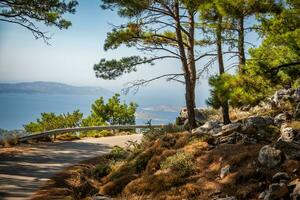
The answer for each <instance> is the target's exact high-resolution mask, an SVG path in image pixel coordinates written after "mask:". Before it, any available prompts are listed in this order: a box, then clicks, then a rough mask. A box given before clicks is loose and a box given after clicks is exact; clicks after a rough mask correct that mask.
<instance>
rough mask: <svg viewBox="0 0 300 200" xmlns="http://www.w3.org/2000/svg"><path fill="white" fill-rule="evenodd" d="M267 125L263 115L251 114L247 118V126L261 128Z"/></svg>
mask: <svg viewBox="0 0 300 200" xmlns="http://www.w3.org/2000/svg"><path fill="white" fill-rule="evenodd" d="M266 125H267V123H266V121H265V119H264V117H261V116H251V117H248V118H247V119H246V120H245V126H246V127H253V126H254V127H256V128H260V127H265V126H266Z"/></svg>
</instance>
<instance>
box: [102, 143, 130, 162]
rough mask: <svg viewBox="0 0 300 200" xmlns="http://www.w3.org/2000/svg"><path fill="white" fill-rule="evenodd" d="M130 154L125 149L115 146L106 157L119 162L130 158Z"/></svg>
mask: <svg viewBox="0 0 300 200" xmlns="http://www.w3.org/2000/svg"><path fill="white" fill-rule="evenodd" d="M128 155H129V152H128V151H126V150H125V149H123V148H122V147H119V146H115V147H114V148H113V149H112V150H111V152H110V153H109V154H108V155H107V156H106V158H107V159H110V160H113V161H118V160H124V159H126V158H127V157H128Z"/></svg>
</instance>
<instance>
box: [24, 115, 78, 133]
mask: <svg viewBox="0 0 300 200" xmlns="http://www.w3.org/2000/svg"><path fill="white" fill-rule="evenodd" d="M82 116H83V114H82V113H81V112H80V111H79V110H75V111H74V112H73V113H67V114H60V115H56V114H55V113H41V118H39V119H37V120H36V122H30V123H29V124H25V125H24V129H25V130H26V132H29V133H35V132H41V131H47V130H53V129H57V128H71V127H78V126H80V124H81V121H82Z"/></svg>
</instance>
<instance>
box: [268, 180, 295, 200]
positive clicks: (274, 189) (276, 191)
mask: <svg viewBox="0 0 300 200" xmlns="http://www.w3.org/2000/svg"><path fill="white" fill-rule="evenodd" d="M288 193H289V190H288V187H287V186H286V184H284V183H273V184H271V185H269V196H268V200H273V199H280V198H283V197H285V196H287V195H288ZM264 199H266V197H265V198H264Z"/></svg>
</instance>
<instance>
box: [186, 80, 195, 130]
mask: <svg viewBox="0 0 300 200" xmlns="http://www.w3.org/2000/svg"><path fill="white" fill-rule="evenodd" d="M185 91H186V92H185V100H186V108H187V111H188V120H189V128H190V130H192V129H194V128H196V127H197V123H196V119H195V108H196V104H195V83H192V82H191V80H190V78H189V77H188V76H187V77H186V78H185Z"/></svg>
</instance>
